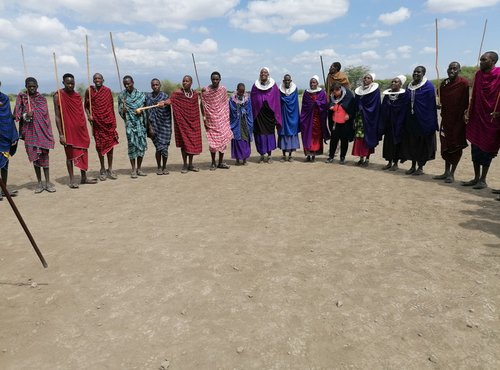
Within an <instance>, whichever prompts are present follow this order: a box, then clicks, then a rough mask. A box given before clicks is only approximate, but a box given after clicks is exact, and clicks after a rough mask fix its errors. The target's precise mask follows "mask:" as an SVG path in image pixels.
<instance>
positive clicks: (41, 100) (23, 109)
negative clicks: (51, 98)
mask: <svg viewBox="0 0 500 370" xmlns="http://www.w3.org/2000/svg"><path fill="white" fill-rule="evenodd" d="M25 86H26V92H21V93H19V95H18V96H17V99H16V109H15V111H14V112H15V113H14V116H15V120H16V121H17V122H19V131H20V133H21V139H22V140H24V146H25V148H26V154H27V155H28V159H29V160H30V162H31V163H33V167H34V168H35V174H36V178H37V181H38V185H37V186H36V188H35V194H39V193H41V192H42V191H44V190H47V191H48V192H49V193H53V192H55V191H56V188H55V187H54V185H52V184H51V182H50V175H49V150H50V149H54V137H53V135H52V125H51V123H50V117H49V108H48V106H47V99H45V97H44V96H43V95H41V94H40V93H39V92H38V91H37V89H38V82H37V80H36V79H35V78H33V77H28V78H27V79H26V81H25ZM41 168H43V174H44V176H45V186H43V184H42V170H41Z"/></svg>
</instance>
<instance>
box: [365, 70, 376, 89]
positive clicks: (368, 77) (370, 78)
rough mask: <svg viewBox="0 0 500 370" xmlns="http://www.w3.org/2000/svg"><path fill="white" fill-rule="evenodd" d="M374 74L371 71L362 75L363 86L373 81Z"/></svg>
mask: <svg viewBox="0 0 500 370" xmlns="http://www.w3.org/2000/svg"><path fill="white" fill-rule="evenodd" d="M374 78H375V75H374V74H373V73H367V74H365V75H364V76H363V86H365V87H366V86H370V85H371V84H372V83H373V80H374Z"/></svg>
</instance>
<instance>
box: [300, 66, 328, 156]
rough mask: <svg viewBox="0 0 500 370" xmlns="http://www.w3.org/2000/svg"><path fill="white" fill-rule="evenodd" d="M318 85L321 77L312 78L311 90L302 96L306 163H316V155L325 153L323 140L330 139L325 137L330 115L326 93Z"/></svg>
mask: <svg viewBox="0 0 500 370" xmlns="http://www.w3.org/2000/svg"><path fill="white" fill-rule="evenodd" d="M318 84H319V77H318V76H317V75H314V76H312V78H311V80H310V81H309V89H307V90H306V91H304V95H303V96H302V110H301V113H300V132H301V136H302V144H303V146H304V154H305V155H306V156H307V157H306V162H314V161H315V158H316V155H318V154H322V153H323V139H328V137H327V136H325V132H326V129H325V128H326V117H327V113H328V105H327V99H326V93H325V91H324V90H323V89H322V88H321V87H319V86H318Z"/></svg>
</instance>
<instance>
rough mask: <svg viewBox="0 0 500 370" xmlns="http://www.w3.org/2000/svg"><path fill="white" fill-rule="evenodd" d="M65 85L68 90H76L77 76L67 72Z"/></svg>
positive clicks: (64, 80) (64, 78)
mask: <svg viewBox="0 0 500 370" xmlns="http://www.w3.org/2000/svg"><path fill="white" fill-rule="evenodd" d="M63 85H64V90H66V91H67V92H73V91H75V76H73V75H72V74H71V73H65V74H64V75H63Z"/></svg>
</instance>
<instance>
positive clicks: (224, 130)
mask: <svg viewBox="0 0 500 370" xmlns="http://www.w3.org/2000/svg"><path fill="white" fill-rule="evenodd" d="M210 80H211V81H212V84H211V85H209V86H207V87H205V88H203V89H202V94H201V109H202V112H203V113H204V115H203V122H204V124H205V130H206V132H207V139H208V147H209V150H210V155H211V156H212V164H211V166H210V170H211V171H214V170H215V169H217V168H223V169H228V168H229V166H228V165H227V164H226V163H225V162H224V152H225V151H226V148H227V144H229V142H230V141H231V139H232V138H233V132H232V131H231V126H230V124H229V103H228V98H227V90H226V88H225V87H224V86H221V85H220V80H221V76H220V73H219V72H212V74H211V75H210ZM217 152H218V153H219V162H218V163H216V162H215V155H216V153H217Z"/></svg>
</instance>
